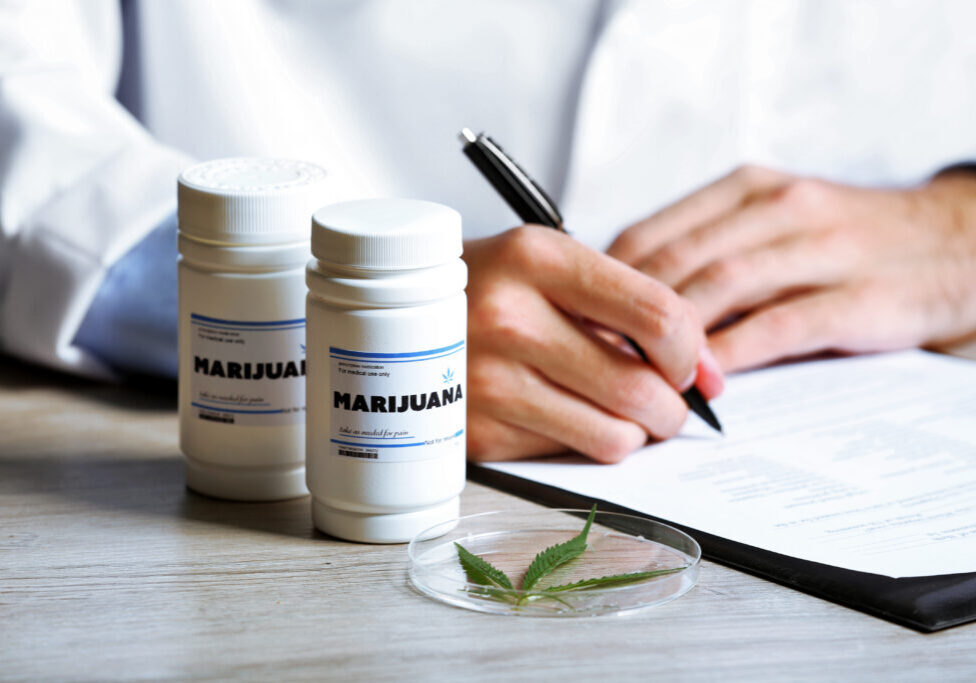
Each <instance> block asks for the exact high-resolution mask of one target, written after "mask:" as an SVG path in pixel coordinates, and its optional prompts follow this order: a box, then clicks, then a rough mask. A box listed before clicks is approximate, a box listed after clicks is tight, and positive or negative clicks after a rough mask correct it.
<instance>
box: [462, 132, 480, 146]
mask: <svg viewBox="0 0 976 683" xmlns="http://www.w3.org/2000/svg"><path fill="white" fill-rule="evenodd" d="M458 139H459V140H460V141H461V142H463V143H465V144H470V143H472V142H475V141H476V140H477V139H478V138H477V136H475V134H474V133H472V132H471V129H470V128H462V129H461V132H460V133H458Z"/></svg>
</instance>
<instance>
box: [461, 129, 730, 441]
mask: <svg viewBox="0 0 976 683" xmlns="http://www.w3.org/2000/svg"><path fill="white" fill-rule="evenodd" d="M460 138H461V142H463V143H464V154H465V156H467V157H468V159H470V160H471V163H473V164H474V165H475V166H476V167H477V168H478V170H479V171H481V174H482V175H483V176H484V177H485V179H486V180H487V181H488V182H489V183H491V186H492V187H494V188H495V190H496V191H497V192H498V193H499V194H500V195H501V196H502V198H504V200H505V201H506V202H508V205H509V206H510V207H512V210H513V211H515V213H517V214H518V217H519V218H520V219H522V220H523V221H525V222H526V223H535V224H538V225H544V226H546V227H548V228H553V229H555V230H559V231H560V232H564V233H565V232H567V231H566V228H564V227H563V217H562V215H560V213H559V209H557V208H556V203H555V202H554V201H552V199H551V198H550V197H549V195H547V194H546V193H545V191H544V190H543V189H542V188H541V187H539V186H538V185H537V184H536V183H535V181H533V180H532V178H530V177H529V175H528V174H527V173H526V172H525V171H523V170H522V169H521V168H520V167H519V165H518V164H516V163H515V162H514V161H513V160H512V159H511V157H509V156H508V155H507V154H505V152H504V151H503V150H502V148H501V147H499V146H498V144H497V143H495V141H494V140H492V139H491V138H490V137H488V136H487V135H485V134H484V133H481V134H479V135H477V136H475V134H474V133H472V132H471V131H470V130H469V129H467V128H464V129H463V130H462V131H461V134H460ZM567 234H568V233H567ZM624 339H625V340H626V341H627V343H628V344H630V346H631V347H632V348H633V349H634V351H635V352H636V353H637V355H638V356H640V357H641V359H642V360H643V361H644V362H645V363H648V364H650V360H649V359H648V357H647V354H645V353H644V349H642V348H641V347H640V346H639V345H638V344H637V342H635V341H634V340H633V339H631V338H630V337H628V336H626V335H625V336H624ZM681 397H682V398H683V399H684V400H685V403H687V404H688V407H689V408H690V409H691V410H692V412H694V413H695V414H696V415H698V417H700V418H701V419H703V420H704V421H705V422H707V423H708V424H709V426H711V427H712V428H713V429H715V430H717V431H719V432H721V431H722V425H721V424H719V421H718V418H717V417H715V413H713V412H712V409H711V408H709V407H708V402H707V401H706V400H705V397H704V396H702V394H701V392H700V391H698V387H696V386H694V385H692V386H691V387H689V388H688V389H687V390H686V391H685V392H683V393H682V394H681Z"/></svg>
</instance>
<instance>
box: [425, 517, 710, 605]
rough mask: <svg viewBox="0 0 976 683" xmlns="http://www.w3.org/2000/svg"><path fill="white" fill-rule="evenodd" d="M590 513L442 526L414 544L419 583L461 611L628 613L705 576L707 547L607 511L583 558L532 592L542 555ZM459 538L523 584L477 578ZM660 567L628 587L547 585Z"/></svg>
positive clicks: (663, 527) (454, 522)
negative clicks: (528, 573)
mask: <svg viewBox="0 0 976 683" xmlns="http://www.w3.org/2000/svg"><path fill="white" fill-rule="evenodd" d="M588 514H589V510H571V509H550V508H539V509H536V510H518V511H514V510H511V511H507V510H499V511H495V512H483V513H479V514H475V515H468V516H466V517H460V518H458V519H454V520H451V521H448V522H444V523H442V524H438V525H436V526H433V527H431V528H429V529H426V530H425V531H422V532H421V533H419V534H418V535H417V536H416V537H415V538H414V539H413V540H412V541H410V544H409V545H408V546H407V555H408V558H409V574H410V580H411V582H412V583H413V585H414V586H415V587H416V588H417V589H418V590H419V591H421V592H422V593H424V594H426V595H428V596H430V597H432V598H434V599H435V600H439V601H441V602H445V603H447V604H450V605H454V606H456V607H462V608H465V609H470V610H475V611H478V612H490V613H494V614H507V615H512V616H526V617H581V616H599V615H611V614H628V613H632V612H634V611H636V610H642V609H646V608H648V607H653V606H655V605H661V604H663V603H666V602H669V601H671V600H674V599H675V598H678V597H680V596H682V595H684V594H685V593H687V592H688V591H689V590H691V589H692V588H693V587H694V586H695V584H696V583H697V582H698V573H699V567H700V563H701V548H700V547H699V545H698V543H697V542H696V541H695V539H693V538H692V537H691V536H689V535H688V534H685V533H684V532H681V531H679V530H678V529H675V528H674V527H671V526H668V525H667V524H662V523H660V522H655V521H652V520H649V519H646V518H644V517H638V516H635V515H627V514H621V513H616V512H600V511H599V510H598V511H597V513H596V516H595V517H594V520H593V524H592V526H591V528H590V532H589V535H588V536H587V548H586V550H585V551H584V552H583V554H582V555H580V556H579V557H578V558H576V559H574V560H572V561H570V562H568V563H566V564H564V565H562V566H560V567H558V568H557V569H556V570H555V571H553V572H552V574H550V575H548V576H546V577H545V578H544V579H542V580H541V581H540V582H539V583H538V584H537V585H536V586H534V587H533V588H532V590H529V591H523V590H520V589H518V587H519V586H521V582H522V577H523V576H524V574H525V570H526V569H527V568H528V566H529V565H530V564H531V562H532V560H533V558H534V557H535V555H536V553H538V552H539V551H540V550H543V549H545V548H548V547H550V546H552V545H556V544H559V543H563V542H565V541H568V540H569V539H571V538H573V537H574V536H576V535H577V534H579V533H580V531H581V530H582V528H583V524H584V521H585V519H586V517H587V515H588ZM455 543H458V544H460V545H462V546H463V547H464V548H465V549H466V550H468V551H470V552H471V553H473V554H474V555H477V556H478V557H480V558H482V559H484V560H487V561H488V562H490V563H491V564H492V565H493V566H494V567H497V568H498V569H500V570H501V571H503V572H504V573H505V574H506V575H507V576H508V577H509V578H510V579H511V582H512V584H513V586H515V587H516V588H514V589H513V590H507V589H501V590H499V589H497V588H488V589H486V587H485V586H483V585H480V584H478V583H474V582H472V581H471V580H469V578H468V576H467V574H466V573H465V571H464V569H463V567H462V566H461V563H460V561H459V559H458V551H457V548H456V546H455ZM662 570H667V571H666V572H664V571H662ZM659 571H661V573H660V574H657V575H654V576H652V577H651V578H646V579H644V580H640V581H635V582H632V583H623V584H621V585H598V586H590V587H588V588H586V589H583V590H573V591H556V592H552V591H547V590H545V589H546V588H551V587H554V586H565V585H568V584H572V583H576V582H579V581H583V580H587V579H593V578H596V577H603V576H616V575H622V574H631V573H635V572H659Z"/></svg>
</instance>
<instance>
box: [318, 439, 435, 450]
mask: <svg viewBox="0 0 976 683" xmlns="http://www.w3.org/2000/svg"><path fill="white" fill-rule="evenodd" d="M329 441H331V442H332V443H337V444H341V445H343V446H366V447H368V448H407V447H409V446H426V445H427V444H426V443H424V442H423V441H418V442H417V443H356V442H355V441H339V439H329Z"/></svg>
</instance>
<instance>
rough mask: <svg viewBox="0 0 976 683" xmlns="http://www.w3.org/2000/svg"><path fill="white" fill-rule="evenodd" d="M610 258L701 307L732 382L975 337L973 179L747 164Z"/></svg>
mask: <svg viewBox="0 0 976 683" xmlns="http://www.w3.org/2000/svg"><path fill="white" fill-rule="evenodd" d="M609 254H611V255H612V256H614V257H616V258H619V259H621V260H622V261H624V262H625V263H628V264H631V265H633V266H635V267H636V268H638V269H639V270H640V271H642V272H644V273H647V274H648V275H650V276H652V277H654V278H656V279H657V280H659V281H661V282H663V283H665V284H668V285H671V286H672V287H674V288H675V289H676V290H677V291H678V292H679V293H680V294H682V295H684V296H685V297H687V298H688V299H689V300H691V301H692V302H694V304H695V305H696V307H697V308H698V312H699V314H700V316H701V318H702V321H703V322H704V324H705V327H706V329H713V328H715V326H716V325H718V324H719V323H721V322H723V321H728V320H729V319H730V316H735V317H737V319H733V322H731V323H730V324H726V325H724V326H720V327H718V328H717V329H714V331H712V332H711V334H710V335H709V339H708V343H709V346H710V347H711V349H712V351H713V352H714V354H715V356H716V358H717V359H718V360H719V363H720V365H721V366H722V367H723V369H725V370H726V371H734V370H738V369H742V368H748V367H753V366H757V365H762V364H766V363H769V362H772V361H775V360H778V359H781V358H785V357H791V356H802V355H807V354H811V353H815V352H818V351H824V350H835V351H842V352H866V351H881V350H891V349H897V348H906V347H911V346H918V345H929V344H942V343H950V342H952V341H957V340H960V339H962V338H964V337H966V336H967V335H970V334H972V333H973V332H976V175H973V174H970V173H968V172H964V171H956V172H949V173H945V174H943V175H940V176H937V177H936V178H934V179H933V180H932V181H931V182H929V183H927V184H926V185H924V186H922V187H918V188H912V189H906V190H874V189H861V188H854V187H846V186H842V185H835V184H832V183H827V182H822V181H818V180H808V179H802V178H795V177H792V176H789V175H786V174H783V173H778V172H775V171H771V170H767V169H763V168H756V167H743V168H740V169H738V170H737V171H735V172H733V173H732V174H731V175H729V176H726V177H725V178H722V179H721V180H719V181H717V182H715V183H714V184H712V185H710V186H708V187H706V188H704V189H702V190H700V191H698V192H696V193H694V194H692V195H690V196H689V197H687V198H685V199H683V200H681V201H679V202H678V203H676V204H674V205H672V206H670V207H668V208H666V209H664V210H663V211H661V212H660V213H658V214H656V215H654V216H651V217H650V218H648V219H647V220H645V221H642V222H640V223H638V224H636V225H634V226H633V227H631V228H628V229H627V230H626V231H624V232H623V233H622V234H621V235H620V236H619V237H618V238H617V240H616V241H615V242H614V244H613V245H612V246H611V247H610V249H609Z"/></svg>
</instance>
